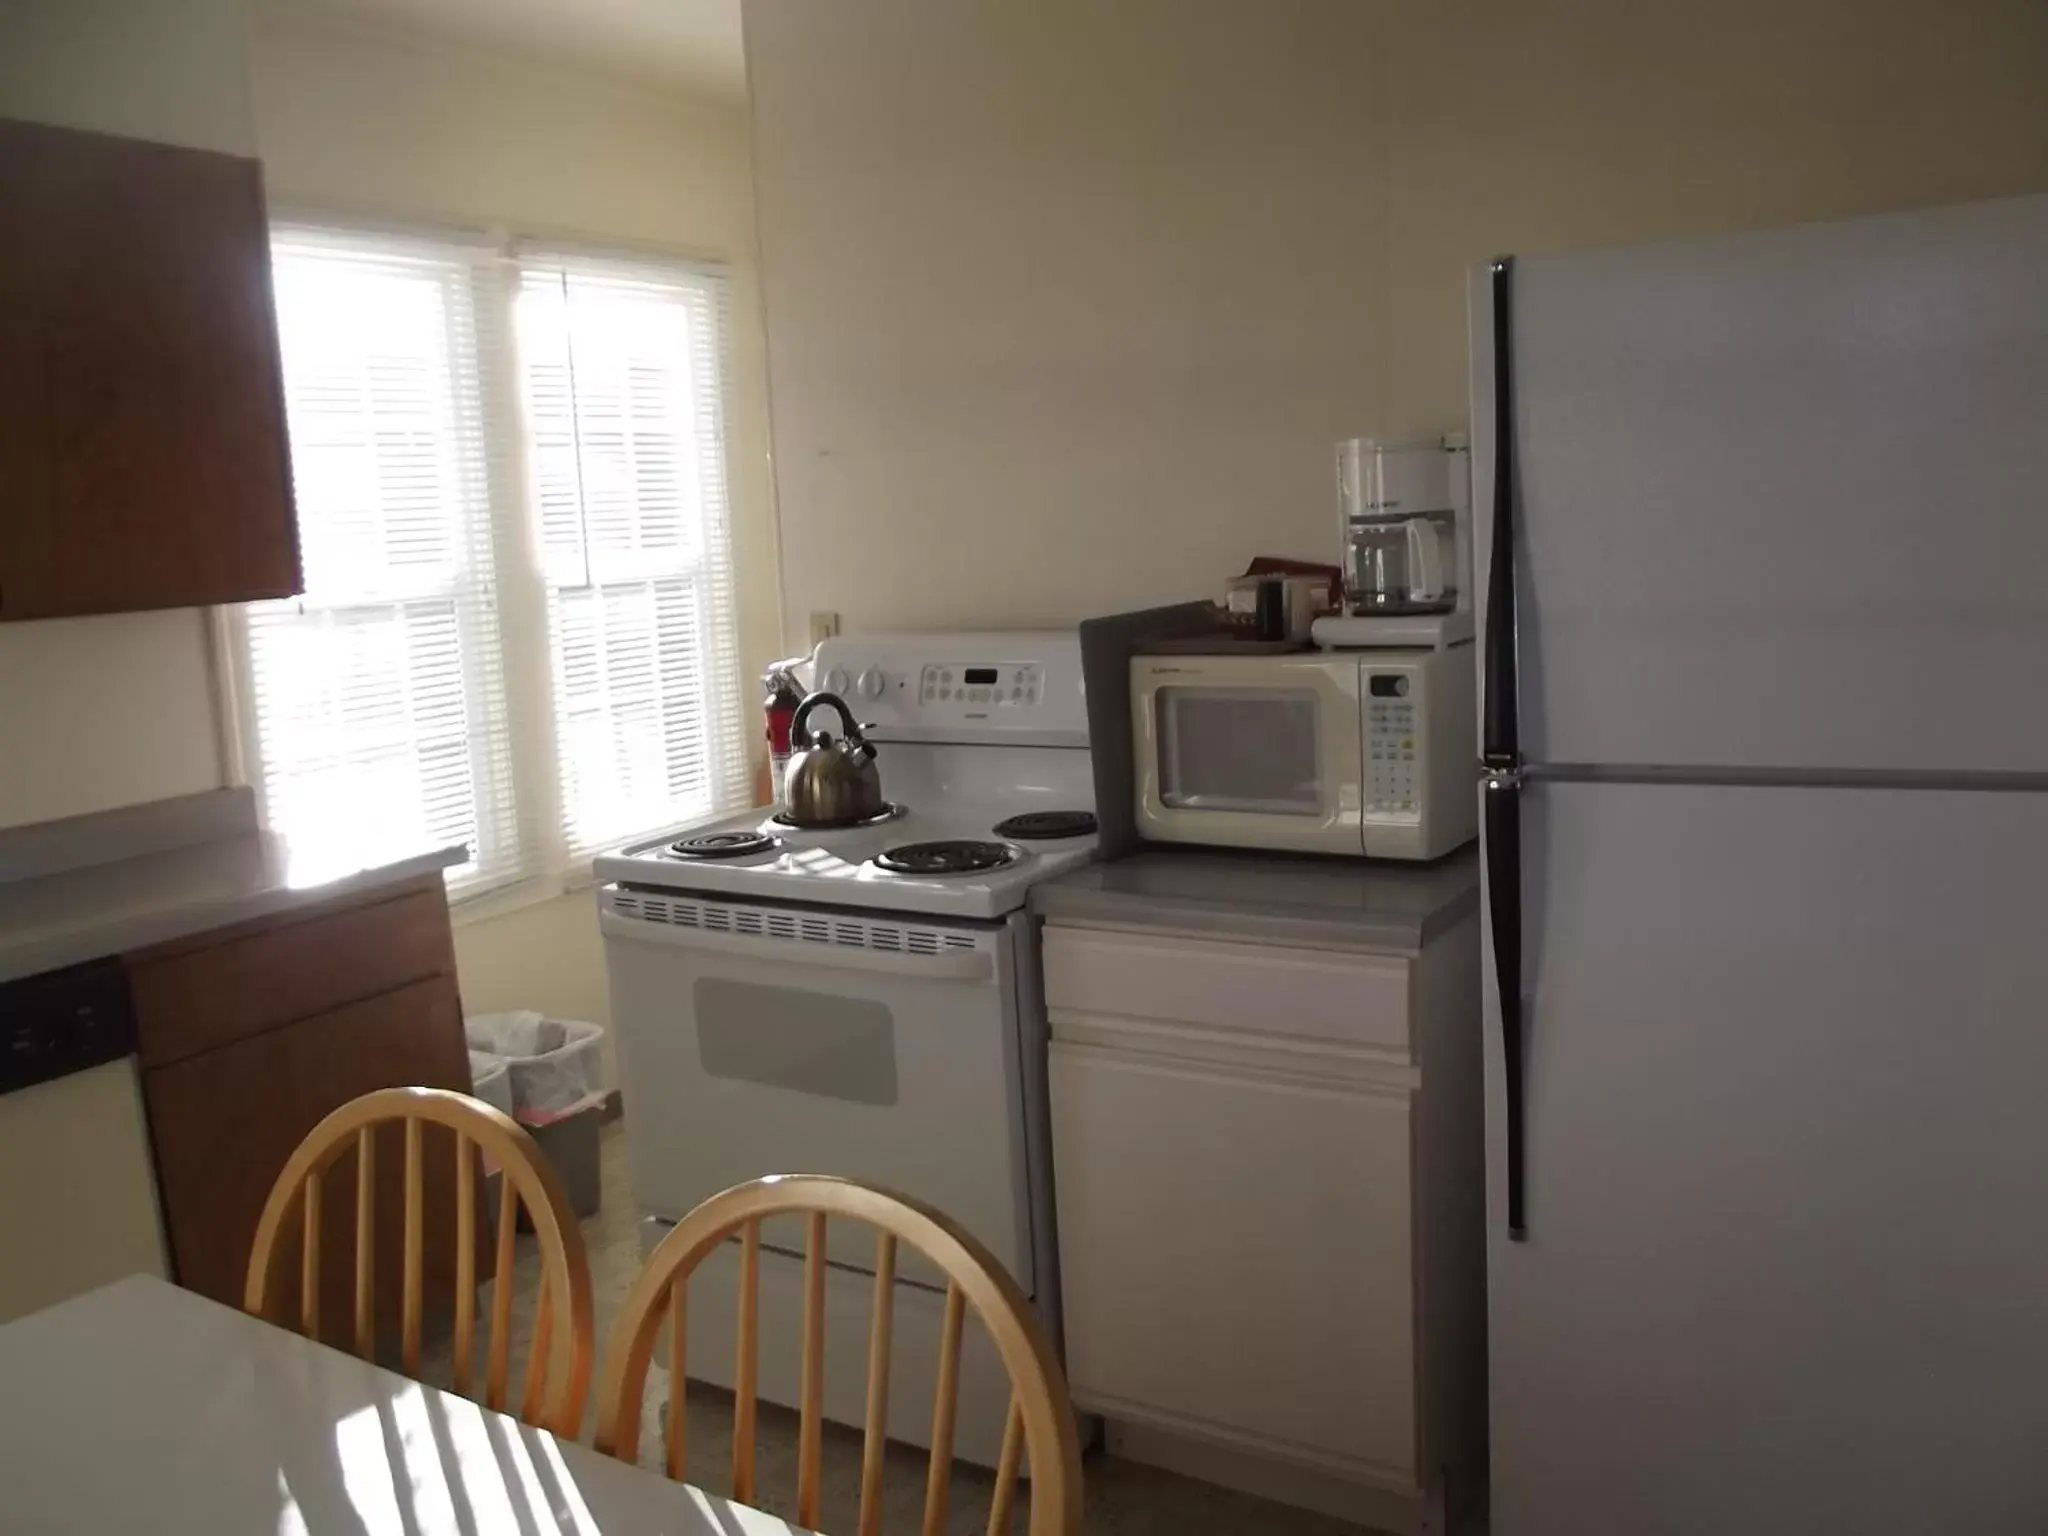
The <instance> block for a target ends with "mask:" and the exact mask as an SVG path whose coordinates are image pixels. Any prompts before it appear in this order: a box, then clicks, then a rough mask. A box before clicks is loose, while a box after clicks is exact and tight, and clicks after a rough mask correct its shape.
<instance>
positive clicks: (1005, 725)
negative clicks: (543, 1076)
mask: <svg viewBox="0 0 2048 1536" xmlns="http://www.w3.org/2000/svg"><path fill="white" fill-rule="evenodd" d="M814 670H815V673H816V676H817V679H818V681H819V684H820V686H822V687H824V688H826V689H828V690H829V691H832V692H834V693H838V694H840V695H841V696H842V697H844V698H845V700H846V702H847V704H848V706H849V707H850V708H851V709H852V710H853V711H854V713H855V715H856V716H857V717H858V718H859V719H860V720H861V722H862V724H863V727H864V728H865V731H866V734H867V736H868V738H869V740H870V741H871V742H873V743H874V745H875V747H876V749H877V754H878V756H877V766H878V767H879V769H880V771H881V777H882V789H883V794H884V795H885V796H886V797H887V799H888V801H889V802H890V809H889V811H888V812H887V813H886V814H885V815H884V816H882V817H880V818H878V819H876V820H874V821H872V822H870V823H867V824H864V825H861V826H856V827H849V828H840V829H834V830H829V831H806V830H803V829H799V828H794V827H790V826H787V825H785V824H783V823H781V822H780V821H778V820H777V819H776V818H775V817H774V816H773V815H771V814H769V813H767V812H764V811H752V812H748V813H745V814H742V815H736V816H732V817H729V818H725V819H723V820H721V821H718V822H714V823H711V824H708V825H699V826H692V827H690V828H688V829H687V830H686V831H682V832H677V833H671V834H668V835H666V836H663V837H659V838H652V839H648V840H646V841H644V842H641V843H637V844H634V845H632V846H630V847H627V848H624V849H621V850H619V851H618V852H616V853H613V854H608V855H605V856H604V857H601V858H599V859H598V860H597V861H596V866H595V869H596V874H597V876H598V878H599V879H600V880H601V881H604V882H606V884H605V885H604V886H603V887H602V889H601V890H600V892H599V895H598V904H599V924H600V928H601V930H602V932H603V935H604V944H605V962H606V968H607V971H608V972H609V976H610V982H611V999H612V1018H613V1028H614V1031H615V1033H616V1035H617V1044H618V1059H619V1075H620V1088H621V1090H622V1092H623V1094H624V1097H625V1101H626V1113H627V1122H626V1124H627V1138H628V1143H629V1148H630V1155H631V1164H632V1174H633V1191H634V1195H635V1198H636V1200H637V1202H638V1203H639V1205H640V1208H641V1210H642V1211H643V1212H644V1213H646V1215H647V1217H648V1219H649V1229H648V1232H647V1238H648V1241H650V1242H652V1241H655V1240H658V1238H659V1237H660V1235H661V1234H662V1232H663V1231H665V1230H666V1226H667V1224H669V1223H673V1222H674V1221H675V1220H676V1219H678V1218H680V1217H681V1216H682V1215H684V1214H685V1213H686V1212H687V1211H689V1210H690V1209H691V1208H692V1207H693V1206H695V1205H696V1204H698V1203H699V1202H700V1201H702V1200H704V1199H706V1198H708V1197H709V1196H711V1195H713V1194H715V1193H717V1192H718V1191H719V1190H721V1189H724V1188H726V1187H728V1186H729V1185H732V1184H736V1183H740V1182H742V1181H744V1180H747V1179H752V1178H757V1177H759V1176H761V1175H762V1174H768V1173H835V1174H842V1175H847V1176H851V1177H854V1178H859V1179H863V1180H866V1181H868V1182H871V1183H875V1184H880V1185H883V1186H885V1187H888V1188H893V1189H898V1190H902V1191H904V1192H906V1193H908V1194H912V1195H915V1196H917V1197H919V1198H921V1199H924V1200H927V1201H929V1202H931V1203H932V1204H934V1205H936V1206H938V1207H939V1208H940V1209H941V1210H944V1211H946V1212H948V1213H949V1214H951V1215H952V1216H954V1217H955V1218H956V1219H958V1220H959V1221H961V1222H962V1223H964V1224H965V1225H966V1226H967V1227H969V1228H970V1229H971V1230H972V1231H974V1232H975V1234H976V1235H977V1236H979V1237H980V1238H981V1239H982V1240H983V1241H984V1242H985V1243H987V1244H988V1245H989V1247H990V1248H991V1249H992V1250H993V1251H994V1252H995V1253H996V1254H997V1255H998V1257H1000V1258H1001V1259H1002V1260H1003V1262H1004V1263H1005V1264H1006V1265H1008V1266H1009V1268H1010V1270H1011V1272H1012V1273H1013V1274H1014V1275H1015V1276H1016V1277H1017V1279H1018V1280H1019V1282H1020V1283H1021V1284H1023V1286H1024V1287H1025V1288H1026V1289H1027V1290H1029V1291H1031V1292H1032V1294H1033V1296H1034V1298H1035V1299H1036V1301H1037V1303H1038V1305H1039V1308H1040V1310H1041V1312H1042V1313H1043V1314H1044V1315H1045V1316H1046V1318H1047V1320H1048V1323H1049V1324H1050V1325H1051V1326H1052V1327H1053V1329H1054V1331H1055V1334H1057V1329H1058V1319H1059V1295H1058V1262H1057V1255H1056V1253H1055V1249H1054V1235H1053V1229H1052V1201H1051V1182H1050V1167H1049V1159H1050V1149H1049V1134H1048V1130H1047V1118H1046V1101H1045V1019H1044V1008H1043V1004H1042V1001H1041V992H1040V984H1039V960H1038V941H1037V933H1036V928H1035V926H1034V925H1033V923H1032V921H1031V919H1030V918H1029V916H1028V914H1027V913H1026V911H1025V901H1026V897H1027V895H1028V893H1029V890H1030V888H1031V886H1032V885H1033V884H1035V883H1036V882H1037V881H1039V880H1043V879H1046V878H1048V877H1049V876H1052V875H1055V874H1057V873H1059V872H1060V871H1062V870H1065V869H1070V868H1073V867H1075V866H1077V865H1080V864H1083V863H1085V862H1087V861H1088V860H1089V859H1091V858H1093V857H1094V855H1095V834H1094V825H1093V815H1092V812H1093V802H1094V793H1093V790H1094V784H1093V772H1092V767H1091V763H1090V758H1089V753H1088V735H1087V714H1086V710H1085V708H1084V705H1083V700H1082V693H1081V657H1080V647H1079V642H1078V640H1077V639H1076V637H1075V636H1074V635H1073V634H1071V633H1030V632H1025V633H986V634H975V633H948V634H928V635H898V636H888V637H878V638H868V639H834V640H830V641H827V642H825V644H824V645H823V646H822V647H820V650H819V654H818V656H817V658H816V663H815V668H814ZM763 1244H764V1248H765V1249H767V1250H768V1251H767V1252H766V1253H764V1256H763V1264H762V1302H761V1304H762V1307H763V1309H764V1315H763V1326H762V1329H761V1339H762V1350H763V1354H762V1358H761V1361H760V1373H761V1374H760V1380H761V1390H762V1392H763V1395H765V1396H767V1397H769V1398H770V1399H771V1400H779V1401H787V1402H794V1401H795V1400H796V1393H797V1389H798V1361H797V1358H796V1356H795V1353H794V1350H795V1344H796V1341H797V1339H798V1336H799V1332H800V1330H799V1328H798V1325H797V1318H798V1316H799V1313H798V1308H799V1305H800V1300H801V1297H800V1283H801V1275H802V1268H803V1266H802V1261H801V1253H802V1233H801V1231H800V1230H798V1228H797V1226H796V1224H795V1223H791V1225H790V1227H789V1230H787V1231H786V1232H779V1231H777V1230H776V1228H775V1227H774V1226H773V1225H771V1226H770V1227H769V1228H767V1229H765V1230H764V1234H763ZM873 1252H874V1238H873V1234H872V1233H869V1232H865V1231H862V1230H859V1229H856V1228H853V1227H851V1226H845V1227H844V1229H843V1230H841V1229H839V1228H835V1229H834V1231H833V1234H832V1241H831V1245H830V1256H831V1258H832V1260H833V1261H834V1262H833V1268H832V1269H831V1270H830V1271H829V1272H828V1288H827V1289H828V1294H827V1318H828V1333H829V1334H830V1335H831V1336H832V1337H835V1338H839V1339H843V1340H845V1341H846V1342H845V1344H844V1345H843V1347H841V1348H839V1349H837V1350H836V1351H835V1350H834V1349H832V1348H830V1347H828V1350H827V1358H826V1378H827V1379H826V1412H827V1414H828V1415H829V1416H832V1417H835V1418H840V1419H843V1420H844V1421H846V1422H848V1423H854V1424H858V1423H860V1422H862V1418H863V1414H864V1409H865V1396H864V1394H865V1388H866V1368H867V1367H866V1355H865V1345H864V1341H865V1339H866V1330H867V1317H868V1312H869V1308H870V1306H871V1304H872V1293H873V1284H874V1282H873V1278H872V1264H873ZM901 1274H902V1278H901V1279H900V1280H899V1283H898V1296H897V1302H896V1306H897V1312H898V1323H897V1328H896V1336H897V1339H898V1344H897V1358H896V1368H895V1370H894V1371H893V1372H892V1375H891V1396H892V1411H891V1413H890V1420H889V1422H890V1430H891V1433H892V1434H893V1435H897V1436H899V1437H900V1438H904V1439H908V1440H913V1441H916V1440H919V1439H920V1437H921V1436H923V1435H924V1434H926V1433H927V1421H928V1417H929V1405H930V1403H931V1393H932V1385H933V1378H932V1373H933V1371H934V1369H935V1365H936V1362H935V1357H934V1356H933V1349H934V1346H935V1344H936V1341H937V1338H938V1334H939V1318H940V1315H941V1313H942V1310H943V1303H944V1295H943V1290H942V1289H941V1288H940V1286H939V1283H938V1276H937V1274H936V1272H935V1271H932V1270H929V1269H923V1268H920V1267H919V1266H917V1265H915V1264H911V1263H908V1262H906V1263H905V1265H904V1266H903V1268H902V1271H901ZM736 1285H737V1265H736V1264H735V1263H733V1262H731V1261H730V1257H729V1256H727V1259H726V1261H725V1262H720V1261H718V1260H714V1261H711V1262H710V1263H709V1264H707V1267H706V1269H705V1270H704V1271H703V1272H701V1274H700V1278H699V1280H698V1282H697V1284H696V1287H695V1288H694V1289H693V1292H692V1298H691V1306H690V1311H689V1315H690V1319H691V1323H690V1361H691V1367H690V1369H691V1374H692V1375H702V1376H703V1377H704V1378H705V1379H708V1380H713V1381H717V1382H719V1383H720V1384H723V1385H730V1373H731V1371H732V1364H733V1359H734V1356H733V1349H734V1347H735V1339H736V1334H735V1327H734V1319H735V1307H734V1305H733V1303H736V1295H734V1294H731V1293H732V1292H733V1291H735V1290H736ZM699 1292H706V1293H708V1294H706V1295H704V1296H703V1298H702V1299H701V1300H700V1298H699ZM785 1312H786V1313H787V1315H786V1316H781V1315H779V1314H782V1313H785ZM924 1312H929V1313H930V1314H931V1317H930V1323H931V1326H930V1327H929V1328H924V1327H921V1326H919V1325H918V1324H917V1323H916V1322H914V1321H906V1319H915V1318H917V1317H918V1315H919V1314H920V1313H924ZM969 1338H970V1343H969V1347H968V1350H967V1354H966V1357H965V1360H964V1362H963V1367H962V1369H963V1376H962V1387H961V1405H960V1418H959V1428H958V1435H957V1441H956V1449H957V1450H958V1453H959V1454H961V1455H965V1456H968V1457H970V1458H972V1459H977V1460H983V1461H986V1462H989V1463H991V1464H993V1462H994V1461H995V1459H996V1456H997V1452H998V1449H999V1447H1000V1443H1001V1433H1002V1427H1003V1415H1004V1412H1005V1410H1006V1407H1007V1401H1008V1382H1007V1378H1006V1377H1005V1376H1004V1374H1003V1372H1002V1367H1001V1364H1000V1362H999V1361H998V1360H997V1359H996V1356H995V1353H994V1350H993V1347H992V1346H990V1345H989V1344H988V1343H987V1341H986V1339H985V1338H981V1337H980V1336H979V1334H978V1333H976V1332H974V1331H972V1330H970V1335H969ZM785 1344H786V1345H787V1349H788V1353H787V1354H786V1356H785V1355H783V1354H780V1353H778V1351H781V1350H782V1349H783V1347H784V1345H785ZM899 1397H900V1398H901V1402H900V1404H899V1403H897V1402H896V1399H897V1398H899Z"/></svg>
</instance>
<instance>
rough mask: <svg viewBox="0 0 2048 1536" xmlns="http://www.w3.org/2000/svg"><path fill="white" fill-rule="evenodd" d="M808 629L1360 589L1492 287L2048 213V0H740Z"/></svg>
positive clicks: (792, 572)
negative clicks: (1356, 504) (1361, 550)
mask: <svg viewBox="0 0 2048 1536" xmlns="http://www.w3.org/2000/svg"><path fill="white" fill-rule="evenodd" d="M745 14H746V23H747V49H748V60H749V73H750V77H751V83H752V92H753V102H754V118H755V127H754V155H755V163H756V173H757V184H758V189H759V190H758V196H759V212H760V227H761V248H762V261H763V270H764V274H765V277H764V282H765V289H766V293H767V310H768V317H769V343H770V359H771V372H772V375H773V383H774V397H773V416H774V428H775V445H776V454H777V479H778V484H779V491H780V502H781V516H782V533H783V551H784V596H785V606H786V612H787V616H788V622H789V625H790V627H791V630H792V638H796V635H797V634H798V633H799V632H800V630H801V626H802V624H803V620H804V615H805V613H806V612H808V611H809V610H811V609H814V608H822V609H836V610H838V611H840V612H841V613H842V614H843V615H844V616H845V620H846V623H847V625H848V627H849V628H879V627H885V626H887V627H895V626H902V625H919V624H923V625H933V624H970V625H971V624H993V623H1032V622H1054V623H1057V622H1063V621H1068V620H1072V619H1076V618H1079V617H1083V616H1085V615H1088V614H1090V613H1101V612H1107V611H1114V610H1115V609H1118V608H1123V607H1131V606H1137V605H1140V604H1143V603H1147V602H1153V601H1167V600H1175V599H1182V598H1187V597H1191V596H1200V595H1208V594H1213V593H1214V592H1215V591H1216V590H1217V588H1218V585H1219V583H1220V580H1221V578H1222V577H1223V576H1225V575H1227V574H1229V573H1231V572H1234V571H1237V570H1240V569H1242V568H1243V562H1244V561H1245V560H1246V559H1247V558H1248V557H1249V556H1251V555H1254V554H1258V553H1273V554H1291V555H1301V556H1307V557H1311V558H1320V559H1328V558H1332V556H1333V545H1334V522H1335V517H1334V510H1333V504H1332V495H1331V479H1332V476H1331V462H1330V454H1331V448H1332V446H1333V444H1334V443H1335V442H1336V441H1337V440H1338V439H1339V438H1342V437H1346V436H1350V435H1353V434H1371V435H1382V436H1388V437H1400V436H1412V435H1421V434H1435V433H1438V432H1442V431H1445V430H1450V429H1458V428H1462V427H1463V425H1464V419H1463V418H1464V414H1465V407H1464V315H1463V298H1462V294H1463V288H1462V282H1463V274H1464V271H1465V269H1466V268H1467V267H1468V266H1469V264H1470V263H1472V262H1475V261H1478V260H1481V259H1484V258H1485V257H1487V256H1489V255H1491V254H1494V253H1496V252H1498V251H1502V250H1522V251H1533V250H1556V249H1563V248H1569V247H1574V246H1584V245H1591V244H1602V243H1612V242H1620V241H1633V240H1642V239H1650V238H1656V237H1660V236H1666V235H1673V234H1680V233H1692V232H1705V231H1713V230H1722V229H1730V228H1737V227H1744V226H1755V225H1765V224H1776V223H1785V222H1793V221H1797V220H1801V219H1810V218H1821V217H1828V216H1833V215H1840V214H1847V213H1854V212H1861V211H1866V210H1874V209H1879V208H1888V207H1900V206H1908V205H1913V204H1921V203H1931V202H1941V201H1949V200H1956V199H1966V198H1974V197H1986V196H1993V195H1996V194H1999V193H2005V192H2015V191H2023V190H2039V189H2042V188H2048V107H2044V101H2048V97H2044V82H2048V7H2044V6H2042V5H2040V4H2039V3H2037V0H1965V3H1951V0H1903V3H1895V4H1886V5H1872V4H1869V3H1868V0H1727V3H1722V4H1717V5H1714V6H1704V7H1686V6H1671V5H1642V4H1639V3H1635V0H1519V3H1516V4H1512V5H1504V4H1501V3H1499V0H1262V3H1261V4H1258V5H1249V4H1245V5H1224V4H1209V3H1207V0H1118V3H1116V4H1114V5H1105V4H1099V3H1095V0H1030V3H1022V0H861V3H859V4H857V5H841V4H833V3H828V0H746V13H745Z"/></svg>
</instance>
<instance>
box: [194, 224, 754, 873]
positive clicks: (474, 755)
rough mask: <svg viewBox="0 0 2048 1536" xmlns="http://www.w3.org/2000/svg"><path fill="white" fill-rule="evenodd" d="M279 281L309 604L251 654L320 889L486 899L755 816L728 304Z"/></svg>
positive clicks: (403, 279)
mask: <svg viewBox="0 0 2048 1536" xmlns="http://www.w3.org/2000/svg"><path fill="white" fill-rule="evenodd" d="M508 258H509V259H508ZM273 260H274V268H275V284H276V292H277V309H278V329H279V343H280V348H281V351H282V354H283V359H284V381H285V403H286V414H287V419H288V423H289V430H290V435H291V447H292V471H293V479H294V483H295V488H296V491H297V498H298V509H299V529H300V540H301V544H302V546H303V554H304V563H305V572H306V591H305V594H304V596H303V597H301V598H296V599H288V600H285V601H280V602H269V603H257V604H251V605H248V606H247V607H246V608H244V609H242V610H240V611H239V613H238V614H237V615H235V617H234V618H233V620H232V621H231V623H232V633H233V635H234V638H235V641H236V644H235V646H234V651H235V663H236V676H237V680H238V682H239V683H240V693H241V695H242V703H243V712H242V718H243V730H244V739H245V744H246V747H247V753H248V757H249V769H250V777H251V779H252V780H253V781H254V782H255V783H256V785H257V787H258V792H259V794H260V796H261V798H262V801H263V805H264V811H265V819H266V821H267V822H268V824H269V825H270V826H271V828H272V829H273V830H274V831H276V832H278V833H279V834H281V835H282V836H283V837H284V839H285V840H286V843H287V845H288V847H289V849H290V856H291V861H292V868H293V872H294V875H295V876H297V875H299V874H302V873H303V874H304V875H306V876H307V877H317V876H318V875H319V874H321V873H322V872H323V871H328V870H333V869H340V868H349V867H354V866H355V865H357V864H359V863H361V862H362V861H363V860H364V859H365V858H366V857H371V858H374V857H378V856H382V855H386V854H389V855H398V854H402V853H404V852H408V851H416V850H418V849H419V848H421V847H423V846H440V845H445V844H448V843H454V842H461V843H465V844H467V845H468V847H469V849H470V859H469V861H468V862H467V863H466V864H464V865H462V866H461V867H460V868H458V869H455V870H452V871H450V877H449V880H450V886H451V888H452V889H453V890H455V891H456V892H457V893H473V892H477V891H481V890H485V889H489V888H491V887H495V886H499V885H504V884H507V883H510V882H512V881H515V880H519V879H522V878H526V877H529V876H533V875H538V874H563V873H568V872H572V871H573V870H575V869H576V867H577V866H578V864H579V863H580V862H581V861H584V860H587V858H588V856H589V855H590V854H591V853H593V852H595V851H597V850H598V849H600V848H602V847H604V846H606V845H609V844H613V843H617V842H620V841H623V840H625V839H628V838H630V837H633V836H634V835H636V834H639V833H642V832H649V831H653V830H655V829H656V828H659V827H662V826H665V825H668V824H672V823H676V822H680V821H684V820H689V819H695V818H698V817H701V816H706V815H710V814H714V813H716V812H719V811H722V810H726V809H730V808H733V807H736V806H739V805H743V804H745V803H747V799H748V782H747V778H748V769H747V761H746V735H745V731H744V727H743V724H742V715H743V708H742V704H741V687H740V669H739V658H738V651H737V645H736V621H735V612H734V601H733V578H732V568H731V539H730V534H729V528H728V512H727V505H726V477H725V454H724V397H723V395H724V384H723V373H724V357H725V334H726V325H725V304H724V288H725V283H724V279H723V277H722V276H721V275H720V274H719V273H718V272H717V271H716V270H713V269H706V268H703V267H698V266H685V265H680V264H678V265H666V264H649V263H638V262H635V263H627V262H622V261H615V260H610V259H603V258H597V257H588V256H583V255H580V254H575V253H562V252H557V253H546V252H537V251H524V250H518V249H514V250H512V251H510V252H509V253H508V252H507V251H505V250H503V249H499V248H494V247H492V246H490V245H487V244H485V243H484V242H482V241H477V242H474V243H467V244H465V243H462V242H459V241H454V240H441V241H430V240H422V239H402V238H395V237H390V236H384V235H369V234H360V233H352V232H347V231H336V230H322V229H310V228H301V227H296V226H294V227H288V228H280V229H279V230H277V231H276V232H275V235H274V239H273Z"/></svg>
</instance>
